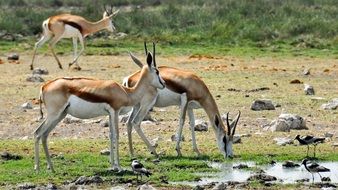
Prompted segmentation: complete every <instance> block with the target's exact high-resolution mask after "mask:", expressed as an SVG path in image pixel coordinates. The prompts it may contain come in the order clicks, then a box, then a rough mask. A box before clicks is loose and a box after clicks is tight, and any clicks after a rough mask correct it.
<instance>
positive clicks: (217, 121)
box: [214, 115, 219, 127]
mask: <svg viewBox="0 0 338 190" xmlns="http://www.w3.org/2000/svg"><path fill="white" fill-rule="evenodd" d="M214 122H215V126H216V127H219V118H218V116H217V115H215V119H214Z"/></svg>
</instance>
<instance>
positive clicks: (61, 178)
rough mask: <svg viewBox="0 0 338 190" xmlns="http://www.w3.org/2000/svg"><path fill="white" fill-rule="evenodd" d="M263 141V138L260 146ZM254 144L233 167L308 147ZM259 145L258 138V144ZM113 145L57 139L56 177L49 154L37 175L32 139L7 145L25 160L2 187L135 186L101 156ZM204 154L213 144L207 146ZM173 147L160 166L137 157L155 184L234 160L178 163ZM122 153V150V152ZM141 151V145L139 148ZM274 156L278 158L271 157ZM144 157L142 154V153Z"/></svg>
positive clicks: (336, 157)
mask: <svg viewBox="0 0 338 190" xmlns="http://www.w3.org/2000/svg"><path fill="white" fill-rule="evenodd" d="M261 140H263V139H258V141H261ZM250 141H253V140H249V141H248V142H244V143H242V144H240V145H235V147H234V150H235V151H236V152H235V153H236V157H235V158H234V160H232V161H234V162H238V161H254V162H256V163H257V164H266V163H268V162H270V161H271V160H277V161H285V160H295V161H300V160H301V159H303V158H304V154H305V148H306V147H298V146H297V147H296V146H285V147H279V146H276V145H268V144H266V145H263V146H261V147H260V148H259V149H257V150H254V151H253V150H252V149H253V148H252V147H251V144H252V142H250ZM255 141H257V139H256V140H255ZM107 144H108V140H85V139H83V140H62V139H52V140H50V142H49V148H50V150H51V152H52V154H53V153H54V155H56V156H53V158H52V162H53V164H54V167H55V170H56V172H55V173H52V172H50V171H47V170H46V160H45V156H44V153H43V152H42V151H41V171H40V172H39V173H36V172H34V170H33V165H34V159H33V157H34V156H33V143H32V141H31V140H2V141H1V144H0V150H2V151H8V152H10V153H17V154H19V155H22V156H23V159H21V160H11V161H0V181H1V182H2V185H5V184H6V185H11V184H17V183H22V182H32V183H34V184H40V185H42V184H47V183H48V182H52V183H55V184H57V185H61V184H63V183H64V182H65V181H72V180H75V179H76V178H77V177H79V176H93V175H95V174H99V175H100V176H102V177H103V178H104V180H105V181H106V182H109V181H111V180H114V181H117V182H119V183H125V182H126V181H130V180H131V181H133V183H134V182H135V176H134V175H133V174H132V173H131V172H126V173H124V174H123V175H121V174H118V173H114V172H110V171H108V170H107V169H108V168H109V166H110V164H109V162H108V156H102V155H100V154H99V151H100V150H101V149H103V148H105V147H106V146H107ZM121 144H122V147H126V144H125V142H123V143H121ZM204 145H205V146H203V148H202V149H203V150H202V151H207V150H205V148H206V147H208V146H213V145H212V144H204ZM319 146H321V151H320V153H319V157H318V158H319V159H320V160H330V161H338V154H337V153H334V152H331V151H330V150H331V149H330V148H331V147H329V145H327V144H323V145H319ZM170 148H171V147H168V148H165V150H166V151H167V152H168V154H166V155H164V156H162V157H161V162H160V163H159V164H158V165H156V164H154V163H153V162H151V160H152V159H154V157H152V156H149V155H142V154H141V155H138V157H139V159H140V160H141V161H142V162H143V163H144V165H145V166H146V168H148V169H149V170H150V171H152V173H153V175H152V176H151V177H150V178H149V180H150V182H151V183H152V184H157V185H160V186H163V185H164V184H163V182H162V180H163V179H166V180H168V181H195V180H198V179H199V177H198V176H196V174H195V173H197V172H209V173H210V172H215V169H212V168H210V167H209V166H208V165H207V161H212V160H214V161H218V162H219V161H221V162H222V161H229V160H224V159H223V158H222V156H221V155H220V154H218V153H213V154H210V155H208V156H207V155H204V156H202V157H196V156H195V155H192V154H189V153H187V156H184V157H181V158H177V157H176V156H175V152H174V151H173V149H170ZM122 149H123V148H122ZM136 149H138V146H136ZM271 152H273V153H274V154H270V155H269V153H271ZM138 153H139V152H138ZM120 158H121V165H122V167H123V168H125V169H128V170H130V163H131V161H130V157H129V156H128V155H127V152H126V151H121V153H120Z"/></svg>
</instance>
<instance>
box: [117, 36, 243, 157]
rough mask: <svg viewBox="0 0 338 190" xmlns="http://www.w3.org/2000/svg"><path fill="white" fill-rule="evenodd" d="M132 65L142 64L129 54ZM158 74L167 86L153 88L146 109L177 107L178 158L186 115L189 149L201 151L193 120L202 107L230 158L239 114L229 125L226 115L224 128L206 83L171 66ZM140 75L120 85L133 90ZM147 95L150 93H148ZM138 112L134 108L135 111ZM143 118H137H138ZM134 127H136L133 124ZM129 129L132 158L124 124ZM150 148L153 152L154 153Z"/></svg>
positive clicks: (218, 141)
mask: <svg viewBox="0 0 338 190" xmlns="http://www.w3.org/2000/svg"><path fill="white" fill-rule="evenodd" d="M144 45H145V52H146V54H148V51H147V46H146V43H145V44H144ZM131 57H132V59H133V60H134V62H135V63H136V64H137V65H139V66H140V67H141V66H142V64H141V62H140V61H139V60H138V59H137V58H136V57H135V56H133V55H131ZM158 70H159V72H160V73H161V77H162V78H163V80H164V81H165V84H166V87H165V88H164V89H162V90H157V89H155V88H152V90H153V91H155V92H157V93H154V94H155V96H153V98H154V100H153V104H149V105H148V108H147V109H148V110H150V109H151V107H152V106H155V107H168V106H172V105H178V106H179V107H180V121H179V128H178V131H177V134H176V137H177V142H176V151H177V154H178V156H181V155H182V153H181V147H180V142H181V136H182V130H183V125H184V122H185V116H186V113H187V112H188V116H189V121H190V129H191V137H192V146H193V150H194V151H195V152H196V153H197V154H198V155H200V152H199V150H198V148H197V145H196V138H195V130H194V126H195V118H194V113H193V109H197V108H203V109H204V110H205V112H206V113H207V115H208V117H209V120H210V124H211V125H212V127H213V129H214V132H215V134H216V139H217V144H218V148H219V149H220V151H221V152H222V154H223V155H224V157H233V152H232V144H233V136H234V134H235V130H236V126H237V123H238V120H239V118H240V112H239V113H238V115H237V117H236V119H235V120H233V121H232V122H231V124H229V113H227V118H226V123H227V125H226V126H227V128H225V125H224V123H223V121H222V119H221V116H220V113H219V110H218V107H217V104H216V102H215V100H214V98H213V96H212V95H211V93H210V91H209V89H208V87H207V86H206V85H205V83H204V82H203V81H202V80H201V79H200V78H199V77H198V76H196V75H195V74H193V73H191V72H187V71H183V70H179V69H176V68H172V67H166V66H161V67H158ZM140 74H141V72H140V71H138V72H136V73H134V74H132V75H130V76H128V77H126V78H124V80H123V85H125V86H127V87H132V86H135V85H136V84H137V81H138V80H139V78H140ZM148 93H150V90H149V91H148ZM136 110H137V109H136ZM136 113H137V112H136V111H134V110H133V111H132V113H131V115H130V117H131V118H133V117H134V114H136ZM141 118H142V119H143V117H140V118H139V119H141ZM133 125H135V124H133ZM127 126H128V141H129V151H130V154H131V156H132V157H133V156H134V152H133V151H134V150H133V147H132V136H131V131H132V125H131V124H130V123H129V120H128V123H127ZM153 149H154V148H152V150H151V151H152V152H154V150H153Z"/></svg>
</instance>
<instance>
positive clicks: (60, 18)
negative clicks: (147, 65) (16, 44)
mask: <svg viewBox="0 0 338 190" xmlns="http://www.w3.org/2000/svg"><path fill="white" fill-rule="evenodd" d="M118 12H119V10H117V11H115V12H113V11H112V8H110V10H109V11H108V10H106V9H105V11H104V13H103V18H102V19H101V20H99V21H97V22H90V21H87V20H86V19H84V18H83V17H81V16H77V15H71V14H60V15H55V16H51V17H49V18H48V19H46V20H45V21H43V23H42V29H43V35H42V37H41V39H40V40H39V41H38V42H37V43H35V47H34V54H33V59H32V63H31V65H30V67H31V70H33V69H34V66H33V64H34V60H35V55H36V51H37V49H38V48H39V47H41V46H42V45H43V44H44V43H46V42H47V41H48V40H50V39H51V40H50V41H49V48H50V50H51V51H52V54H53V56H54V58H55V59H56V62H57V63H58V65H59V68H60V69H62V65H61V63H60V60H59V58H58V57H57V56H56V54H55V52H54V46H55V44H56V43H57V42H58V41H59V40H61V39H62V38H72V39H73V48H74V59H73V61H72V62H71V63H69V67H70V66H72V65H73V64H74V63H75V64H76V68H77V69H79V70H80V69H81V68H80V66H79V65H78V63H77V60H78V58H79V57H80V55H81V54H82V53H83V51H84V38H85V37H86V36H88V35H90V34H93V33H95V32H98V31H100V30H103V29H107V30H109V31H111V32H113V31H114V30H115V26H114V24H113V22H112V18H113V17H114V16H115V15H116V14H117V13H118ZM77 39H79V41H80V44H81V50H80V53H77Z"/></svg>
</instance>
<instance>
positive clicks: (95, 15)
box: [0, 0, 338, 49]
mask: <svg viewBox="0 0 338 190" xmlns="http://www.w3.org/2000/svg"><path fill="white" fill-rule="evenodd" d="M103 5H113V6H115V7H117V8H120V9H121V12H120V13H119V15H118V16H117V17H116V18H115V25H116V28H117V29H118V31H119V32H124V33H127V34H128V37H127V38H132V39H140V38H141V39H147V38H152V39H156V40H161V41H162V42H168V43H176V44H185V43H191V42H193V43H202V44H203V43H208V44H225V45H238V44H243V43H245V44H252V45H255V46H266V45H271V44H274V43H287V44H290V45H294V46H304V47H308V48H319V49H321V48H329V47H330V46H333V45H336V44H337V42H338V35H337V34H338V3H337V1H336V0H148V1H141V0H81V1H79V0H10V1H8V0H0V6H1V11H0V31H1V32H8V33H19V34H22V35H24V36H27V35H28V36H30V35H36V34H39V33H41V23H42V21H43V20H44V19H46V18H47V17H49V16H51V15H54V14H58V13H62V12H69V13H73V14H78V15H81V16H83V17H85V18H87V19H88V20H91V21H96V20H98V19H100V18H101V17H102V12H103Z"/></svg>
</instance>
